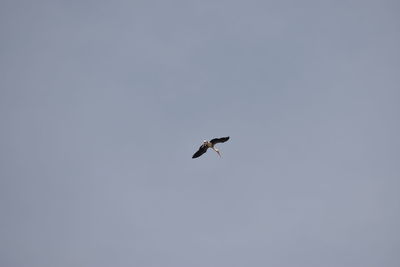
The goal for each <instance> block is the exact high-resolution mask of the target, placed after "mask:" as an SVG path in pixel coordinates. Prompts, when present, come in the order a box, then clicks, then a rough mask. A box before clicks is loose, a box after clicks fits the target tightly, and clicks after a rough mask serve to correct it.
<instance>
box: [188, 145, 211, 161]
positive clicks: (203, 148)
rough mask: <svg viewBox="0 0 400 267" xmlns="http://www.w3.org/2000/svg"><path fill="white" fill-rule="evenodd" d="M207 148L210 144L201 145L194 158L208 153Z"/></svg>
mask: <svg viewBox="0 0 400 267" xmlns="http://www.w3.org/2000/svg"><path fill="white" fill-rule="evenodd" d="M207 149H208V146H206V145H201V146H200V147H199V150H197V152H196V153H194V154H193V156H192V159H194V158H198V157H200V156H201V155H203V154H204V153H206V151H207Z"/></svg>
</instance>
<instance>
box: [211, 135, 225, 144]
mask: <svg viewBox="0 0 400 267" xmlns="http://www.w3.org/2000/svg"><path fill="white" fill-rule="evenodd" d="M228 140H229V136H227V137H221V138H214V139H212V140H211V141H210V142H211V144H213V145H215V144H217V143H223V142H226V141H228Z"/></svg>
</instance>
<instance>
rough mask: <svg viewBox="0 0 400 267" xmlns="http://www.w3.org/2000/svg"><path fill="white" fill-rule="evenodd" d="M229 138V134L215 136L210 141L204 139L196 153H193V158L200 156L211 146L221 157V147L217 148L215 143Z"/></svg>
mask: <svg viewBox="0 0 400 267" xmlns="http://www.w3.org/2000/svg"><path fill="white" fill-rule="evenodd" d="M228 140H229V136H227V137H221V138H214V139H211V140H210V141H207V140H204V141H203V144H202V145H201V146H200V147H199V150H197V152H196V153H194V154H193V156H192V159H194V158H198V157H200V156H201V155H203V154H204V153H206V151H207V149H209V148H211V149H212V150H214V151H215V152H217V154H218V156H220V157H221V154H220V153H219V149H217V148H215V147H214V145H215V144H218V143H224V142H226V141H228Z"/></svg>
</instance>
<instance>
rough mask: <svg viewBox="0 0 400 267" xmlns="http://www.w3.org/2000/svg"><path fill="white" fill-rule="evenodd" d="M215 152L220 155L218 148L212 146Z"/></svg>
mask: <svg viewBox="0 0 400 267" xmlns="http://www.w3.org/2000/svg"><path fill="white" fill-rule="evenodd" d="M212 149H213V150H214V151H215V152H217V154H218V156H220V157H221V154H220V153H219V150H218V149H217V148H214V147H213V148H212Z"/></svg>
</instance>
